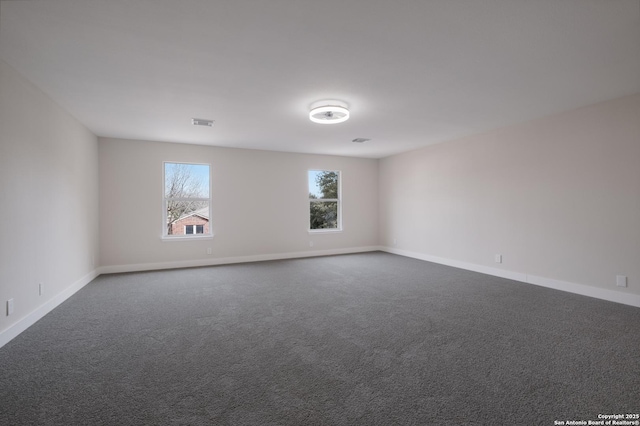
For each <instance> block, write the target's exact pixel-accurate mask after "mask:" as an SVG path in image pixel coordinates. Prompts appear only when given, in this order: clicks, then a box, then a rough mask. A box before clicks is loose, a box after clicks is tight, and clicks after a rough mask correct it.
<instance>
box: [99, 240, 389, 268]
mask: <svg viewBox="0 0 640 426" xmlns="http://www.w3.org/2000/svg"><path fill="white" fill-rule="evenodd" d="M377 250H380V247H378V246H366V247H352V248H344V249H330V250H315V251H301V252H290V253H275V254H257V255H252V256H237V257H218V258H213V259H197V260H183V261H177V262H159V263H138V264H131V265H111V266H102V267H100V268H98V272H99V273H100V274H115V273H120V272H139V271H153V270H158V269H177V268H193V267H198V266H215V265H228V264H232V263H247V262H263V261H265V260H281V259H297V258H302V257H316V256H331V255H335V254H350V253H362V252H368V251H377Z"/></svg>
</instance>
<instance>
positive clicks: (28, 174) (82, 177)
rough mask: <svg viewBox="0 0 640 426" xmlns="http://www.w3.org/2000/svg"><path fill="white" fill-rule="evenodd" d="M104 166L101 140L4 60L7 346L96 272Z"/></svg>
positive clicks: (0, 81) (0, 124)
mask: <svg viewBox="0 0 640 426" xmlns="http://www.w3.org/2000/svg"><path fill="white" fill-rule="evenodd" d="M97 167H98V149H97V138H96V137H95V136H94V135H93V134H91V133H90V132H89V131H88V130H87V129H86V128H85V127H83V126H82V125H81V124H80V123H78V122H77V121H76V120H75V119H74V118H73V117H71V116H70V115H69V114H68V113H66V112H65V111H64V110H63V109H62V108H60V107H59V106H58V105H57V104H55V103H54V102H53V101H51V100H50V99H49V98H48V97H47V96H46V95H45V94H44V93H43V92H42V91H40V90H39V89H38V88H36V87H35V86H33V85H32V84H31V83H29V82H28V81H27V80H25V79H24V78H23V77H22V76H21V75H19V74H18V73H17V72H16V71H15V70H14V69H12V68H11V67H10V66H9V65H8V64H6V63H5V62H4V61H1V60H0V203H1V206H2V207H1V211H2V226H0V302H1V304H2V305H1V309H0V346H2V344H4V343H6V341H8V340H10V339H11V338H13V337H15V335H16V334H17V333H19V332H20V331H22V330H23V329H24V328H26V327H27V326H28V325H30V324H31V323H33V322H34V321H35V320H37V319H38V318H40V317H41V316H42V315H44V314H45V313H46V312H48V311H49V310H50V309H52V308H53V307H55V306H56V305H57V304H58V303H60V302H61V301H62V300H64V299H65V298H66V297H68V295H70V294H72V293H73V292H74V291H76V290H77V289H79V288H80V287H81V286H82V285H84V284H86V283H87V282H89V281H90V280H91V279H92V278H93V277H94V276H95V271H94V270H95V267H94V265H93V259H94V257H97V254H98V196H97V191H98V173H97ZM39 283H42V284H43V286H44V293H43V295H42V296H39V291H38V284H39ZM8 299H13V300H14V307H15V311H14V313H13V314H12V315H11V316H7V311H6V301H7V300H8Z"/></svg>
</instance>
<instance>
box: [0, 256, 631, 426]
mask: <svg viewBox="0 0 640 426" xmlns="http://www.w3.org/2000/svg"><path fill="white" fill-rule="evenodd" d="M0 366H1V369H0V424H2V425H23V424H43V425H49V424H50V425H74V424H84V425H99V424H113V425H154V424H158V425H161V424H170V425H173V424H175V425H210V424H212V425H458V424H460V425H462V424H480V425H553V424H554V420H580V419H585V420H587V419H591V420H593V419H597V415H598V414H599V413H603V414H616V413H637V412H639V411H640V309H638V308H633V307H630V306H625V305H620V304H615V303H610V302H605V301H601V300H596V299H592V298H588V297H583V296H578V295H572V294H568V293H563V292H559V291H555V290H550V289H545V288H541V287H536V286H533V285H528V284H522V283H518V282H514V281H509V280H506V279H501V278H496V277H491V276H487V275H482V274H477V273H474V272H469V271H463V270H458V269H454V268H450V267H446V266H442V265H436V264H432V263H428V262H422V261H419V260H414V259H408V258H403V257H399V256H394V255H390V254H386V253H379V252H375V253H364V254H355V255H345V256H331V257H321V258H309V259H296V260H285V261H274V262H262V263H251V264H242V265H229V266H217V267H208V268H194V269H183V270H171V271H156V272H144V273H134V274H115V275H104V276H100V277H99V278H97V279H96V280H95V281H93V282H92V283H90V284H89V285H87V286H86V287H85V288H84V289H82V290H81V291H79V292H78V293H76V295H74V296H73V297H71V298H70V299H69V300H67V301H66V302H65V303H63V304H62V305H60V306H59V307H58V308H57V309H55V310H54V311H53V312H51V313H50V314H49V315H47V316H46V317H45V318H43V319H42V320H40V321H39V322H38V323H36V324H35V325H34V326H32V327H31V328H29V329H28V330H27V331H25V332H24V333H22V334H21V335H20V336H18V337H17V338H16V339H14V340H13V341H11V342H10V343H8V344H7V345H6V346H5V347H3V348H0Z"/></svg>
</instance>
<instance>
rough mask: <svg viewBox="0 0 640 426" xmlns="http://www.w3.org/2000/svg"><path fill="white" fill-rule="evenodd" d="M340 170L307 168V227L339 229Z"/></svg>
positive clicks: (312, 228)
mask: <svg viewBox="0 0 640 426" xmlns="http://www.w3.org/2000/svg"><path fill="white" fill-rule="evenodd" d="M340 210H341V206H340V172H339V171H335V170H309V229H310V230H311V231H318V230H340V229H341V227H342V224H341V217H340V216H341V215H340Z"/></svg>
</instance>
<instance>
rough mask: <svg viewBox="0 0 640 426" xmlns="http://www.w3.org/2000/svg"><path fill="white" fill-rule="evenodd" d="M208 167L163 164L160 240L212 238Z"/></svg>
mask: <svg viewBox="0 0 640 426" xmlns="http://www.w3.org/2000/svg"><path fill="white" fill-rule="evenodd" d="M210 180H211V179H210V174H209V165H208V164H190V163H164V203H163V204H164V208H163V210H164V213H163V228H164V230H163V233H162V235H163V237H167V238H175V237H187V238H197V237H198V236H200V237H202V236H211V235H212V234H211V226H210V223H209V219H210V211H211V196H210V185H209V182H210Z"/></svg>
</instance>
